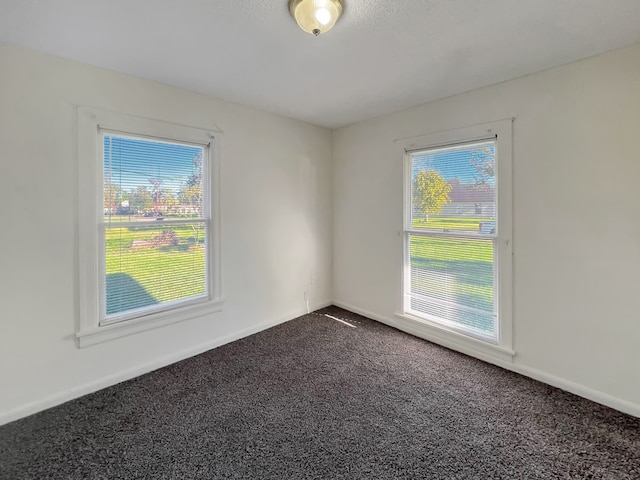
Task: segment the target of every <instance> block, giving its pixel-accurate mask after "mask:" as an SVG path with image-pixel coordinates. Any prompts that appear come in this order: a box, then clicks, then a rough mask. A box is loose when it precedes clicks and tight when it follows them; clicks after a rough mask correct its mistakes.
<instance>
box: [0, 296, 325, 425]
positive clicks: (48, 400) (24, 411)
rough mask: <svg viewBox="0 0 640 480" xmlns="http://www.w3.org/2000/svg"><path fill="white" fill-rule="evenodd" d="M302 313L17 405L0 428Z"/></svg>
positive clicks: (4, 415)
mask: <svg viewBox="0 0 640 480" xmlns="http://www.w3.org/2000/svg"><path fill="white" fill-rule="evenodd" d="M330 305H332V302H330V301H325V302H318V303H314V304H313V305H312V311H313V310H318V309H320V308H324V307H328V306H330ZM306 313H307V310H306V308H304V309H298V310H296V311H293V312H291V313H290V314H289V315H283V316H282V317H279V318H277V319H274V320H270V321H266V322H262V323H259V324H257V325H254V326H252V327H249V328H245V329H243V330H239V331H237V332H234V333H231V334H229V335H225V336H224V337H221V338H216V339H214V340H210V341H208V342H204V343H201V344H200V345H196V346H194V347H190V348H187V349H185V350H181V351H179V352H175V353H171V354H169V355H166V356H164V357H160V358H158V359H156V360H153V361H151V362H148V363H145V364H143V365H137V366H135V367H133V368H129V369H126V370H123V371H121V372H118V373H114V374H112V375H108V376H106V377H103V378H101V379H99V380H95V381H93V382H89V383H85V384H83V385H79V386H77V387H73V388H70V389H67V390H64V391H62V392H57V393H54V394H52V395H48V396H46V397H45V398H42V399H40V400H36V401H34V402H29V403H26V404H24V405H20V406H19V407H17V408H13V409H11V410H9V411H7V412H3V413H0V425H4V424H6V423H9V422H13V421H14V420H18V419H20V418H24V417H27V416H29V415H33V414H34V413H38V412H40V411H42V410H46V409H47V408H51V407H55V406H57V405H60V404H62V403H65V402H68V401H69V400H73V399H75V398H79V397H82V396H83V395H87V394H89V393H93V392H96V391H98V390H101V389H103V388H107V387H110V386H112V385H115V384H117V383H120V382H124V381H126V380H131V379H132V378H135V377H139V376H140V375H144V374H145V373H149V372H152V371H154V370H158V369H159V368H163V367H166V366H167V365H171V364H172V363H176V362H179V361H181V360H185V359H187V358H190V357H194V356H196V355H200V354H201V353H204V352H207V351H209V350H212V349H214V348H217V347H220V346H222V345H225V344H227V343H231V342H233V341H235V340H239V339H241V338H244V337H248V336H249V335H253V334H254V333H258V332H261V331H263V330H266V329H268V328H271V327H274V326H276V325H280V324H282V323H286V322H288V321H290V320H293V319H294V318H297V317H300V316H301V315H304V314H306Z"/></svg>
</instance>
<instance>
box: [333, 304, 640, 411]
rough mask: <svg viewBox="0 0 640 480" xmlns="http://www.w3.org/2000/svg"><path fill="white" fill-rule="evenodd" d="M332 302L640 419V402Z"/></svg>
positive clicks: (416, 324)
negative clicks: (621, 397) (618, 396)
mask: <svg viewBox="0 0 640 480" xmlns="http://www.w3.org/2000/svg"><path fill="white" fill-rule="evenodd" d="M333 304H334V305H335V306H337V307H340V308H344V309H345V310H349V311H350V312H353V313H357V314H359V315H362V316H365V317H367V318H370V319H372V320H376V321H378V322H380V323H384V324H385V325H389V326H390V327H393V328H397V329H398V330H401V331H403V332H406V333H409V334H411V335H414V336H416V337H419V338H422V339H424V340H428V341H430V342H432V343H436V344H438V345H442V346H443V347H446V348H449V349H451V350H455V351H457V352H460V353H463V354H465V355H469V356H470V357H474V358H477V359H479V360H482V361H485V362H487V363H491V364H493V365H496V366H498V367H501V368H504V369H505V370H509V371H512V372H515V373H518V374H520V375H523V376H525V377H529V378H532V379H534V380H537V381H539V382H542V383H546V384H547V385H551V386H552V387H556V388H559V389H561V390H565V391H567V392H570V393H573V394H574V395H578V396H579V397H583V398H586V399H587V400H591V401H593V402H596V403H599V404H601V405H604V406H607V407H610V408H613V409H615V410H618V411H620V412H623V413H626V414H628V415H633V416H634V417H638V418H640V404H637V403H633V402H630V401H628V400H623V399H620V398H617V397H614V396H612V395H609V394H607V393H604V392H601V391H600V390H595V389H593V388H589V387H587V386H585V385H581V384H579V383H575V382H572V381H570V380H567V379H564V378H561V377H557V376H555V375H551V374H549V373H546V372H543V371H541V370H537V369H535V368H531V367H527V366H525V365H521V364H519V363H515V362H513V361H511V360H509V359H506V360H505V359H502V358H500V355H495V354H494V353H493V352H488V353H487V352H482V351H479V350H478V349H477V348H474V346H466V345H462V344H461V343H460V340H461V339H462V338H463V337H460V336H457V337H456V338H455V341H448V340H447V339H446V338H443V337H442V336H438V335H435V334H433V333H432V331H431V330H430V329H425V328H422V326H421V325H420V324H419V322H415V320H413V321H410V320H408V319H405V320H404V321H403V317H404V316H403V315H400V316H395V318H389V317H385V316H383V315H378V314H376V313H373V312H371V311H369V310H365V309H363V308H359V307H356V306H354V305H351V304H348V303H345V302H340V301H335V300H334V302H333ZM412 322H413V323H412ZM505 353H506V354H507V358H508V356H509V355H508V354H509V352H505ZM514 355H515V353H514Z"/></svg>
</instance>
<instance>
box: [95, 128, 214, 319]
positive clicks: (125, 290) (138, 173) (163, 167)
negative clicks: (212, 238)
mask: <svg viewBox="0 0 640 480" xmlns="http://www.w3.org/2000/svg"><path fill="white" fill-rule="evenodd" d="M101 138H102V147H103V171H104V176H103V178H104V180H103V202H102V208H103V211H102V212H101V214H102V215H101V216H102V222H100V224H99V226H98V227H99V235H100V242H101V245H102V246H103V250H102V255H101V272H102V273H101V279H102V284H101V290H102V295H101V299H100V303H101V305H100V306H101V319H100V323H101V324H108V323H113V322H117V321H121V320H125V319H128V318H132V317H136V316H140V315H144V314H147V313H152V312H155V311H158V310H163V309H166V308H171V307H172V306H174V305H184V304H185V303H188V302H197V301H199V300H202V299H206V298H208V296H209V286H208V275H207V251H208V242H209V241H208V234H209V210H208V208H207V204H208V201H207V196H208V184H207V181H206V179H207V169H208V160H209V148H208V146H207V145H196V144H189V143H181V142H176V141H169V140H166V141H165V140H159V139H155V138H145V137H137V136H130V135H123V134H119V133H115V132H110V131H101Z"/></svg>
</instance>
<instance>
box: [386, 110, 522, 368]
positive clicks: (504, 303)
mask: <svg viewBox="0 0 640 480" xmlns="http://www.w3.org/2000/svg"><path fill="white" fill-rule="evenodd" d="M512 122H513V120H512V119H508V120H500V121H495V122H491V123H486V124H482V125H476V126H472V127H466V128H460V129H456V130H449V131H445V132H440V133H435V134H430V135H424V136H420V137H413V138H409V139H402V140H397V141H396V144H397V145H398V146H399V147H400V148H401V152H402V158H403V162H404V177H403V181H404V189H403V193H404V211H403V234H402V249H403V267H402V287H401V288H402V290H401V301H400V302H399V308H398V313H397V314H396V316H397V317H400V318H401V319H402V320H404V321H407V322H408V323H407V329H408V330H411V331H412V333H414V334H417V335H418V336H421V337H423V338H426V339H429V340H432V341H434V342H436V343H439V344H442V345H445V346H448V347H451V348H454V349H457V350H460V351H463V352H465V353H469V354H472V355H475V356H478V357H481V358H484V359H489V360H490V359H497V360H502V361H511V360H512V359H513V356H514V355H515V352H514V351H513V318H512V309H513V287H512V283H513V278H512V276H513V275H512V268H513V267H512V262H513V260H512V257H513V243H512V210H513V209H512V158H511V157H512V148H513V146H512ZM493 139H495V161H496V197H497V198H496V201H497V210H498V212H497V213H498V217H497V224H498V232H497V239H496V243H495V245H496V247H495V256H494V269H495V270H494V271H495V274H494V288H495V291H494V295H495V296H496V313H497V324H496V328H497V339H495V340H494V339H493V338H482V336H481V335H471V334H470V333H469V332H465V331H464V329H461V328H454V327H451V326H447V325H446V324H443V323H440V322H437V321H434V320H431V319H429V318H428V317H426V316H417V315H416V314H414V313H412V312H411V311H410V310H411V309H410V307H409V306H408V305H409V303H408V302H409V296H408V295H406V291H407V287H408V286H409V285H410V252H409V247H408V244H409V242H408V238H409V235H410V234H416V233H420V232H418V231H416V230H414V229H413V226H412V224H411V208H412V199H411V165H410V163H411V158H410V156H411V153H412V152H415V151H421V150H428V149H433V148H438V147H447V146H453V145H458V144H464V143H471V142H475V141H482V140H493Z"/></svg>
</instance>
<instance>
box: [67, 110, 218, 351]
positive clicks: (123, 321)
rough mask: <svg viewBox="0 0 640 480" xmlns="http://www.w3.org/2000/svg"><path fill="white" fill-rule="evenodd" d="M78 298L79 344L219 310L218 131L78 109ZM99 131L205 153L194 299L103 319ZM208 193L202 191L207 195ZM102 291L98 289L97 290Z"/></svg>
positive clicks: (102, 176) (86, 343) (101, 182)
mask: <svg viewBox="0 0 640 480" xmlns="http://www.w3.org/2000/svg"><path fill="white" fill-rule="evenodd" d="M77 121H78V152H77V154H78V265H79V273H78V283H79V284H78V297H79V302H78V303H79V317H80V318H79V328H78V331H77V332H76V337H77V338H78V345H79V346H80V347H81V348H82V347H85V346H89V345H93V344H96V343H101V342H105V341H108V340H112V339H115V338H119V337H123V336H126V335H131V334H134V333H138V332H141V331H145V330H149V329H152V328H157V327H160V326H163V325H168V324H172V323H177V322H182V321H185V320H189V319H191V318H195V317H200V316H203V315H207V314H210V313H213V312H217V311H220V310H221V309H222V303H223V301H224V300H223V297H222V275H221V271H222V268H221V262H220V183H219V157H220V142H221V137H222V134H221V132H219V131H215V130H206V129H201V128H197V127H191V126H186V125H178V124H174V123H169V122H165V121H161V120H152V119H148V118H142V117H136V116H131V115H125V114H121V113H116V112H111V111H105V110H101V109H96V108H89V107H78V109H77ZM103 133H112V134H116V135H118V134H121V135H123V136H127V135H128V136H133V137H139V138H145V137H146V138H151V139H157V140H159V141H163V140H164V141H175V142H181V143H186V144H193V145H200V146H204V147H206V151H208V155H209V159H208V165H209V166H208V168H207V169H205V170H204V173H205V175H207V179H206V180H207V181H206V182H205V188H207V189H208V192H207V191H205V195H204V198H205V199H208V203H207V204H205V205H203V209H204V212H205V215H207V214H208V217H209V221H208V222H207V223H206V225H207V227H206V228H207V235H208V237H207V252H206V269H207V271H206V277H207V287H208V288H207V290H208V294H207V295H206V296H204V297H202V298H198V299H197V300H195V301H185V302H175V303H174V302H169V303H167V304H166V305H163V306H162V307H159V308H156V309H151V310H149V309H145V310H141V311H140V312H138V313H137V314H136V313H135V312H125V314H123V315H122V316H121V317H118V318H117V319H115V320H108V321H105V319H104V318H102V321H101V317H102V314H101V311H102V309H103V308H104V299H103V297H104V294H105V293H104V288H105V286H104V279H103V278H102V276H103V275H104V266H103V264H104V246H103V244H102V243H103V242H101V238H102V236H101V235H100V231H101V230H100V229H103V228H104V227H103V226H102V224H103V223H104V211H103V205H102V203H103V188H102V185H103V181H104V166H103V162H104V158H103V155H104V151H103V143H102V142H103ZM207 193H208V195H207ZM101 292H102V293H101Z"/></svg>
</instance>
